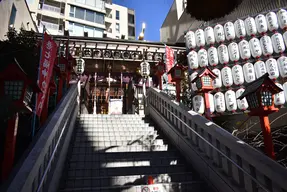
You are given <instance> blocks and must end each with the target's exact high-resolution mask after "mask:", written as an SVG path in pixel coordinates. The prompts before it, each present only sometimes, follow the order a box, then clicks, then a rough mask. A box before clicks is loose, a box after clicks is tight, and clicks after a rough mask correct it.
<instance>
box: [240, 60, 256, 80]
mask: <svg viewBox="0 0 287 192" xmlns="http://www.w3.org/2000/svg"><path fill="white" fill-rule="evenodd" d="M243 75H244V79H245V81H246V82H247V83H251V82H252V81H254V80H255V79H256V77H255V70H254V66H253V64H252V63H245V64H244V65H243Z"/></svg>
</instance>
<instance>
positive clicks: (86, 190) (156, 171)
mask: <svg viewBox="0 0 287 192" xmlns="http://www.w3.org/2000/svg"><path fill="white" fill-rule="evenodd" d="M150 176H151V177H152V178H153V180H154V184H152V185H147V183H148V178H150ZM206 187H207V186H206V184H205V183H203V182H202V181H201V180H200V179H199V176H198V174H196V173H195V172H194V171H193V169H192V168H191V166H190V165H188V164H187V163H186V162H185V159H184V158H183V157H182V156H181V155H180V154H179V152H177V150H176V149H175V148H174V147H173V146H172V145H170V144H169V145H168V144H167V141H166V140H165V139H164V138H162V134H161V133H159V132H158V131H157V130H155V128H154V127H153V126H151V124H150V122H148V121H147V120H144V119H143V118H142V117H141V116H138V115H81V116H79V117H78V120H77V124H76V127H75V133H74V138H73V141H72V142H71V144H70V152H69V156H68V158H67V163H66V168H65V171H64V173H63V176H62V181H61V186H60V189H59V191H61V192H68V191H71V192H72V191H81V192H99V191H101V192H120V191H122V192H141V191H150V192H151V191H154V192H177V191H186V192H187V191H188V192H192V191H210V190H208V189H207V188H206ZM147 188H149V189H147Z"/></svg>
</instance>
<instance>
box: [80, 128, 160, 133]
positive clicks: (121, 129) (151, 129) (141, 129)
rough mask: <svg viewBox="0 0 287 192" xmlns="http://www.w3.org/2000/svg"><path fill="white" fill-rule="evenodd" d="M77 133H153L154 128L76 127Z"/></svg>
mask: <svg viewBox="0 0 287 192" xmlns="http://www.w3.org/2000/svg"><path fill="white" fill-rule="evenodd" d="M76 130H77V131H82V132H91V131H98V132H106V131H130V132H132V131H135V132H137V131H154V130H155V129H154V127H76Z"/></svg>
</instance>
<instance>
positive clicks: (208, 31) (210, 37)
mask: <svg viewBox="0 0 287 192" xmlns="http://www.w3.org/2000/svg"><path fill="white" fill-rule="evenodd" d="M204 36H205V42H206V44H207V45H213V44H214V43H215V37H214V31H213V28H212V27H206V28H205V29H204Z"/></svg>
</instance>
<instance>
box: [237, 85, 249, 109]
mask: <svg viewBox="0 0 287 192" xmlns="http://www.w3.org/2000/svg"><path fill="white" fill-rule="evenodd" d="M244 91H245V89H243V88H240V89H238V90H237V91H236V93H235V95H236V99H237V98H238V97H240V96H241V95H242V93H244ZM237 107H238V109H240V110H243V111H245V110H246V109H247V108H248V102H247V100H246V98H245V97H244V98H243V99H237Z"/></svg>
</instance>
